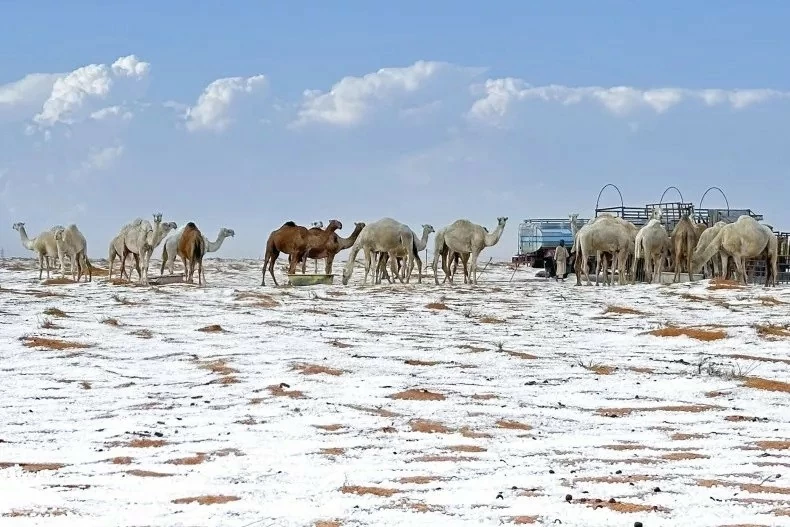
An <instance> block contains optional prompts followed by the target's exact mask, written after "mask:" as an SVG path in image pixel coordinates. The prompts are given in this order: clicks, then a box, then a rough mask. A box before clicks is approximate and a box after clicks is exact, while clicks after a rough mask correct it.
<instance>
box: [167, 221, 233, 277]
mask: <svg viewBox="0 0 790 527" xmlns="http://www.w3.org/2000/svg"><path fill="white" fill-rule="evenodd" d="M184 229H186V225H184V226H183V227H179V228H178V229H176V230H174V231H172V232H171V233H170V234H168V235H167V238H165V241H164V244H163V247H162V266H161V268H160V269H159V275H160V276H161V275H163V274H165V267H167V269H168V270H169V271H170V274H173V270H174V268H175V262H176V256H177V253H178V242H180V241H181V235H182V234H183V233H184ZM235 236H236V232H235V231H234V230H233V229H228V228H226V227H222V228H220V230H219V233H218V234H217V239H216V240H215V241H213V242H212V241H211V240H209V239H208V238H206V237H205V236H203V242H204V243H205V245H206V252H207V253H213V252H217V251H219V248H220V247H222V242H224V241H225V238H233V237H235ZM184 272H186V270H185V271H184Z"/></svg>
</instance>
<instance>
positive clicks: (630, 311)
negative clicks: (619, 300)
mask: <svg viewBox="0 0 790 527" xmlns="http://www.w3.org/2000/svg"><path fill="white" fill-rule="evenodd" d="M603 314H604V315H609V314H615V315H644V314H645V313H644V311H639V310H638V309H634V308H632V307H624V306H606V309H604V310H603Z"/></svg>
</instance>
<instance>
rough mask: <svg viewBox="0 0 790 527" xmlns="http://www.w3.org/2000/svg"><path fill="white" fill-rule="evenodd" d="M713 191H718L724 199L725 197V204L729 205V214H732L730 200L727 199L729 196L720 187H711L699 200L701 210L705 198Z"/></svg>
mask: <svg viewBox="0 0 790 527" xmlns="http://www.w3.org/2000/svg"><path fill="white" fill-rule="evenodd" d="M711 190H718V191H719V194H721V195H722V197H724V203H726V204H727V213H728V214H729V212H730V200H728V199H727V194H725V193H724V191H723V190H722V189H720V188H719V187H709V188H708V190H706V191H705V193H704V194H703V195H702V197H701V198H700V200H699V210H702V202H703V201H705V196H707V195H708V192H710V191H711Z"/></svg>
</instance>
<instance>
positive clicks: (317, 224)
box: [310, 221, 324, 229]
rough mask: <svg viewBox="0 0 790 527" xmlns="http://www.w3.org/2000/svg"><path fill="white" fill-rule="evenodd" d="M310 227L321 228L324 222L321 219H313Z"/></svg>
mask: <svg viewBox="0 0 790 527" xmlns="http://www.w3.org/2000/svg"><path fill="white" fill-rule="evenodd" d="M310 227H315V228H316V229H323V228H324V222H323V221H314V222H313V223H312V224H311V225H310Z"/></svg>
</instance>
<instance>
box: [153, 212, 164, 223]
mask: <svg viewBox="0 0 790 527" xmlns="http://www.w3.org/2000/svg"><path fill="white" fill-rule="evenodd" d="M154 223H162V213H161V212H155V213H154Z"/></svg>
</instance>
